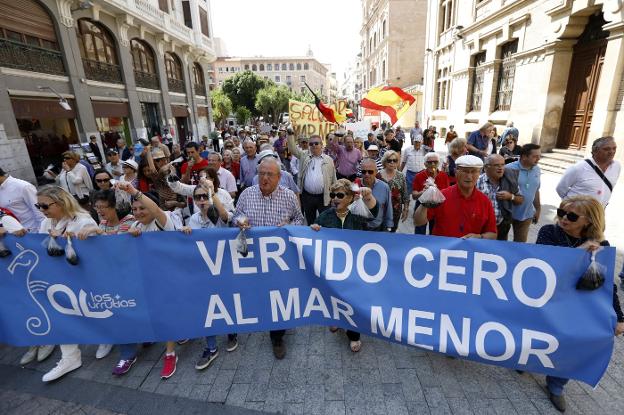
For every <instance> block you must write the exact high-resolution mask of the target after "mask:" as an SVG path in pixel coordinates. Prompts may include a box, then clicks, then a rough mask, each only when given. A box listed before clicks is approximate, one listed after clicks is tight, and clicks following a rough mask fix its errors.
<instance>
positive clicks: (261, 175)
mask: <svg viewBox="0 0 624 415" xmlns="http://www.w3.org/2000/svg"><path fill="white" fill-rule="evenodd" d="M275 176H277V175H276V174H275V173H273V172H258V177H275Z"/></svg>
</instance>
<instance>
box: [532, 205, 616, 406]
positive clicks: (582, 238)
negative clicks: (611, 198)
mask: <svg viewBox="0 0 624 415" xmlns="http://www.w3.org/2000/svg"><path fill="white" fill-rule="evenodd" d="M604 230H605V216H604V208H603V206H602V204H601V203H600V201H598V200H597V199H595V198H593V197H591V196H572V197H570V198H566V199H564V200H563V201H562V202H561V204H560V205H559V209H557V219H556V223H555V224H554V225H544V226H542V228H541V229H540V230H539V232H538V234H537V241H536V243H537V244H540V245H554V246H563V247H568V248H579V249H584V250H587V251H589V252H594V251H596V250H598V249H600V247H601V246H608V245H609V242H608V241H606V240H605V238H604ZM564 277H565V276H564ZM613 309H614V310H615V314H616V317H617V324H616V326H615V335H616V336H619V335H621V334H623V333H624V314H623V313H622V309H621V307H620V300H619V298H618V295H617V287H616V286H615V285H614V286H613ZM607 317H608V316H605V318H607ZM609 317H610V316H609ZM568 380H569V379H565V378H561V377H556V376H546V387H547V389H548V398H549V399H550V402H552V404H553V406H554V407H555V408H556V409H557V410H558V411H560V412H565V410H566V406H567V405H566V400H565V396H564V394H563V390H564V387H565V385H566V384H567V383H568Z"/></svg>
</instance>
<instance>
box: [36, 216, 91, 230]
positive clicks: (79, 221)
mask: <svg viewBox="0 0 624 415" xmlns="http://www.w3.org/2000/svg"><path fill="white" fill-rule="evenodd" d="M86 226H96V227H97V226H98V224H97V223H95V221H94V220H93V218H92V217H91V215H89V214H88V213H79V214H77V215H76V216H75V217H73V218H63V219H61V220H60V221H58V222H57V223H56V225H54V224H53V223H52V219H50V218H45V220H44V221H43V222H41V227H40V228H39V233H48V232H49V231H50V230H51V229H54V230H56V231H59V232H62V233H63V232H72V233H78V232H79V231H80V230H81V229H82V228H84V227H86Z"/></svg>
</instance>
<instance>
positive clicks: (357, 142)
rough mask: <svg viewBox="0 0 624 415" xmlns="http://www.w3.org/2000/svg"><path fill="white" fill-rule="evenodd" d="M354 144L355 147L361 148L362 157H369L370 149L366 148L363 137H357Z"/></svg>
mask: <svg viewBox="0 0 624 415" xmlns="http://www.w3.org/2000/svg"><path fill="white" fill-rule="evenodd" d="M354 145H355V148H357V149H358V150H360V153H361V154H362V159H365V158H368V151H366V149H365V148H364V140H362V137H357V138H356V139H355V140H354Z"/></svg>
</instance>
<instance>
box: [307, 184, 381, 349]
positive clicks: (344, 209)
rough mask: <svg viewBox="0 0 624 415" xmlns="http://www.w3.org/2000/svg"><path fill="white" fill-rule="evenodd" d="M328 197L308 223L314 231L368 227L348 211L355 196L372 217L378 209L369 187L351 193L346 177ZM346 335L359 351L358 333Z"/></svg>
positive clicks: (360, 218) (361, 218)
mask: <svg viewBox="0 0 624 415" xmlns="http://www.w3.org/2000/svg"><path fill="white" fill-rule="evenodd" d="M329 197H330V198H331V205H330V208H329V209H326V210H324V211H323V212H322V213H321V214H320V215H319V216H318V217H317V218H316V220H315V222H314V223H313V224H312V225H310V228H312V229H314V230H315V231H318V230H320V229H321V227H325V228H339V229H351V230H356V231H363V230H366V229H368V227H367V222H368V219H367V218H364V217H362V216H357V215H354V214H353V213H351V212H350V211H349V205H350V204H351V203H353V200H354V199H355V198H356V197H361V198H362V200H363V201H364V203H365V204H366V207H367V208H368V209H369V210H370V213H371V214H372V215H373V217H376V216H377V211H378V210H379V206H377V200H375V197H374V196H373V193H372V192H371V189H369V188H367V187H361V188H360V194H359V195H356V194H355V193H353V190H351V182H350V181H349V180H347V179H339V180H336V182H334V184H332V185H331V187H330V193H329ZM330 330H331V331H332V332H335V331H336V330H337V329H336V328H335V327H330ZM347 337H348V338H349V347H350V348H351V351H352V352H359V351H360V349H361V348H362V342H361V341H360V333H358V332H355V331H352V330H347Z"/></svg>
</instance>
